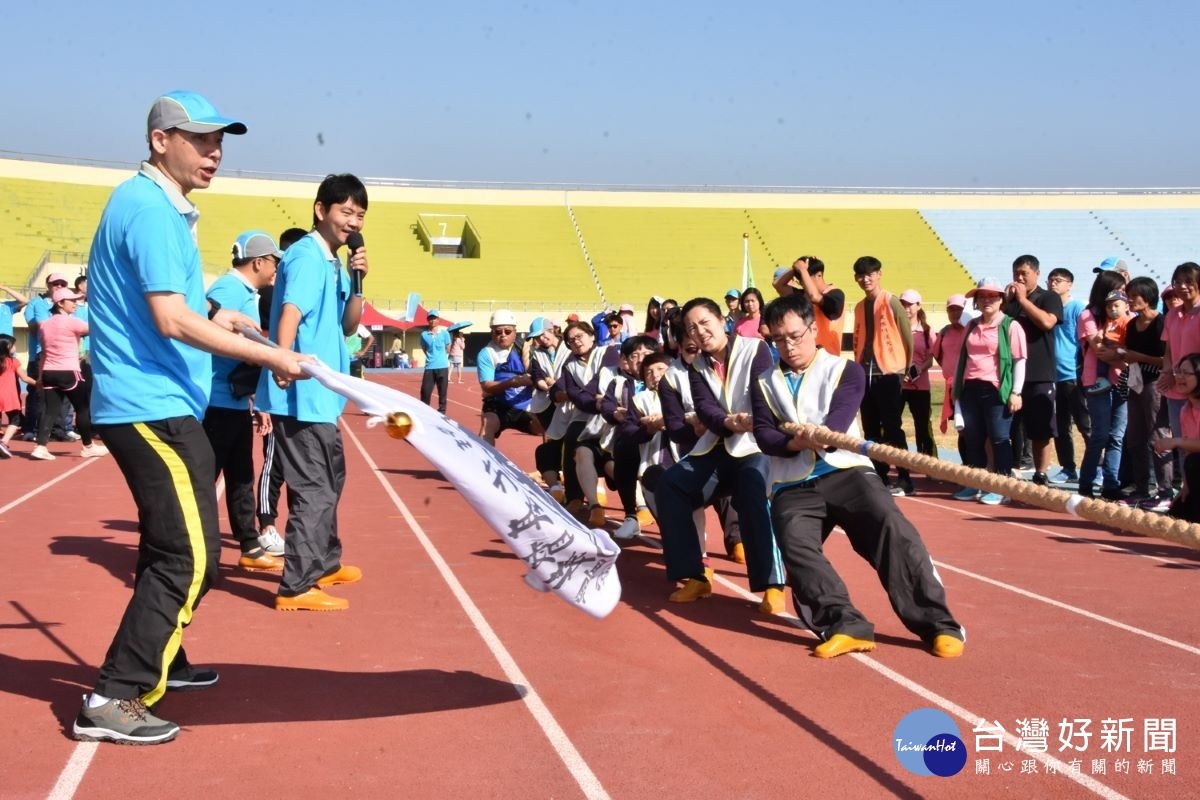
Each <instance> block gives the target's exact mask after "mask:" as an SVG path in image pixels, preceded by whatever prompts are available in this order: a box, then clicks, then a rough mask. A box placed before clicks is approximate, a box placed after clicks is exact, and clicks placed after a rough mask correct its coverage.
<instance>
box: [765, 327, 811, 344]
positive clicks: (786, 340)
mask: <svg viewBox="0 0 1200 800" xmlns="http://www.w3.org/2000/svg"><path fill="white" fill-rule="evenodd" d="M812 328H813V324H812V323H811V322H810V323H808V325H806V326H805V328H804V330H802V331H797V332H796V333H789V334H787V335H786V336H772V337H771V341H772V342H773V343H774V344H775V346H776V347H777V348H783V347H799V346H800V342H801V340H803V339H804V336H805V334H807V333H808V332H809V331H811V330H812Z"/></svg>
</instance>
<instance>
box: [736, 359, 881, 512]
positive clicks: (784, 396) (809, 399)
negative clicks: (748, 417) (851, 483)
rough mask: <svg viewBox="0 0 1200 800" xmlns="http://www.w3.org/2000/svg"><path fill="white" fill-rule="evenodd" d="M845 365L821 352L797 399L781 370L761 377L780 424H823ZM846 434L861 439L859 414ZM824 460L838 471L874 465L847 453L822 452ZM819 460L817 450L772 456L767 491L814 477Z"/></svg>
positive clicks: (807, 374) (805, 377)
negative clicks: (789, 455) (813, 473)
mask: <svg viewBox="0 0 1200 800" xmlns="http://www.w3.org/2000/svg"><path fill="white" fill-rule="evenodd" d="M846 363H847V362H846V359H844V358H842V357H841V356H835V355H832V354H830V353H827V352H825V351H824V350H818V351H817V356H816V358H814V359H813V361H812V363H811V364H809V365H808V369H806V370H805V371H804V380H802V381H801V382H800V390H799V391H798V392H797V393H796V396H795V397H794V398H793V397H792V390H791V388H790V387H789V386H788V381H787V378H786V377H784V374H783V372H782V371H781V370H779V369H772V370H771V371H770V372H768V373H767V374H766V375H762V376H760V377H759V378H758V385H759V388H760V389H761V390H762V393H763V396H764V397H765V398H766V400H767V405H769V406H770V407H771V412H772V413H773V414H775V416H776V417H777V418H778V419H779V420H780V422H811V423H813V424H815V425H823V424H824V423H825V417H826V415H827V414H828V413H829V405H830V403H831V402H832V401H833V393H834V390H836V389H837V386H838V382H839V381H840V380H841V379H842V371H843V370H845V368H846ZM846 433H847V434H848V435H850V436H853V437H855V438H862V429H861V428H860V427H859V425H858V417H857V415H856V416H855V417H854V419H853V421H851V423H850V427H849V428H848V429H847V430H846ZM821 457H822V458H824V459H825V462H826V463H828V464H829V465H830V466H831V467H835V468H837V469H848V468H850V467H862V466H867V467H869V466H871V459H869V458H867V457H866V456H863V455H859V454H858V453H852V452H850V451H848V450H834V451H832V452H824V451H823V452H822V453H821ZM816 460H817V452H816V451H815V450H802V451H800V452H799V453H796V454H795V455H794V456H791V457H781V456H771V459H770V466H769V468H768V470H767V486H768V487H769V488H768V492H769V493H770V494H774V493H775V487H776V486H778V485H779V484H783V483H794V482H796V481H803V480H806V479H807V478H808V477H809V476H810V475H811V474H812V471H813V468H814V467H815V466H816Z"/></svg>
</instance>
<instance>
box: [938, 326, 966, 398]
mask: <svg viewBox="0 0 1200 800" xmlns="http://www.w3.org/2000/svg"><path fill="white" fill-rule="evenodd" d="M966 332H967V327H966V326H965V325H947V326H946V327H945V328H943V329H942V333H941V335H940V336H939V337H938V340H937V349H938V350H939V351H941V354H942V356H941V358H939V359H938V363H939V364H941V365H942V376H943V377H944V378H945V379H946V383H948V384H951V385H952V384H953V383H954V376H955V375H957V374H958V354H959V352H960V351H961V350H962V341H963V335H964V334H965V333H966Z"/></svg>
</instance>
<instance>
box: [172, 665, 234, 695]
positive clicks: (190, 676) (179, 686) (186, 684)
mask: <svg viewBox="0 0 1200 800" xmlns="http://www.w3.org/2000/svg"><path fill="white" fill-rule="evenodd" d="M220 677H221V676H220V675H218V674H217V671H216V670H215V669H201V668H199V667H193V666H192V665H191V664H188V665H187V666H186V667H184V668H183V669H180V670H176V671H175V672H172V673H170V674H169V675H167V688H168V689H170V690H172V691H176V692H187V691H191V690H192V689H205V688H207V687H209V686H212V685H213V684H214V683H216V682H217V681H218V680H219V679H220Z"/></svg>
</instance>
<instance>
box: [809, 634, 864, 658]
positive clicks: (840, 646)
mask: <svg viewBox="0 0 1200 800" xmlns="http://www.w3.org/2000/svg"><path fill="white" fill-rule="evenodd" d="M874 649H875V642H873V641H871V640H870V639H855V638H854V637H853V636H847V635H846V634H844V633H835V634H834V635H833V636H830V637H829V640H828V641H825V642H821V644H819V645H817V646H816V648H815V649H814V650H813V655H814V656H816V657H817V658H837V657H838V656H844V655H845V654H846V653H867V652H870V651H871V650H874Z"/></svg>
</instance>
